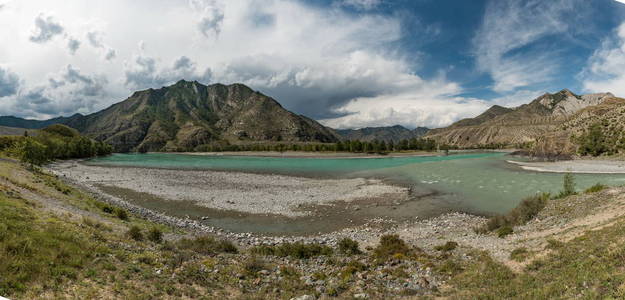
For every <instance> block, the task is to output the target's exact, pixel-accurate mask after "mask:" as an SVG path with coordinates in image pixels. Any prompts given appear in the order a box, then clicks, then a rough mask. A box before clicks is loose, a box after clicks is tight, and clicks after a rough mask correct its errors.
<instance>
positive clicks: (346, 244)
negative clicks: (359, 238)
mask: <svg viewBox="0 0 625 300" xmlns="http://www.w3.org/2000/svg"><path fill="white" fill-rule="evenodd" d="M338 248H339V252H341V253H342V254H345V255H358V254H362V251H360V249H359V248H358V242H356V241H354V240H352V239H349V238H344V239H342V240H340V241H339V243H338Z"/></svg>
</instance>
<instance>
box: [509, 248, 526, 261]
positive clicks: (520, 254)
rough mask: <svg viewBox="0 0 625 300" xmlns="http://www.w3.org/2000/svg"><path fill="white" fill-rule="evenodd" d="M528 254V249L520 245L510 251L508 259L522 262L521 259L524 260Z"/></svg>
mask: <svg viewBox="0 0 625 300" xmlns="http://www.w3.org/2000/svg"><path fill="white" fill-rule="evenodd" d="M529 255H530V252H529V250H527V248H525V247H520V248H516V249H514V250H512V252H510V259H512V260H514V261H518V262H522V261H525V260H526V259H527V258H528V257H529Z"/></svg>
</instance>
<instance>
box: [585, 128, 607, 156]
mask: <svg viewBox="0 0 625 300" xmlns="http://www.w3.org/2000/svg"><path fill="white" fill-rule="evenodd" d="M579 142H580V148H579V154H581V155H592V156H599V155H601V154H603V153H605V152H608V151H609V149H608V147H607V145H606V141H605V136H604V135H603V129H602V128H601V124H599V123H597V124H593V125H591V126H590V128H589V129H588V132H587V133H585V134H583V135H582V136H581V137H580V139H579Z"/></svg>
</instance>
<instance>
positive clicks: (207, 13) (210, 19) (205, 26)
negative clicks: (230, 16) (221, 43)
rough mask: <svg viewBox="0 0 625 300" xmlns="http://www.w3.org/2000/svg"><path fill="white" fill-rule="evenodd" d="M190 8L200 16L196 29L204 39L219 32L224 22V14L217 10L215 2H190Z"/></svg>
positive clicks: (207, 0)
mask: <svg viewBox="0 0 625 300" xmlns="http://www.w3.org/2000/svg"><path fill="white" fill-rule="evenodd" d="M190 4H191V7H192V8H193V9H194V10H195V11H196V12H197V13H199V15H200V20H199V22H198V25H197V27H198V29H199V30H200V32H201V33H202V34H203V35H204V36H205V37H210V36H213V35H215V36H217V35H219V33H220V32H221V25H222V23H223V21H224V12H223V10H222V9H221V8H219V6H218V3H217V1H213V0H191V1H190Z"/></svg>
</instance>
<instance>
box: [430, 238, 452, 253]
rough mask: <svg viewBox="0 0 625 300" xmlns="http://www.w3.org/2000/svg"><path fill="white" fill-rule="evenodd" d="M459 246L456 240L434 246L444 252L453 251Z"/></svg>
mask: <svg viewBox="0 0 625 300" xmlns="http://www.w3.org/2000/svg"><path fill="white" fill-rule="evenodd" d="M457 247H458V243H456V242H454V241H448V242H447V243H445V244H442V245H438V246H436V247H434V250H437V251H443V252H449V251H453V250H454V249H456V248H457Z"/></svg>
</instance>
